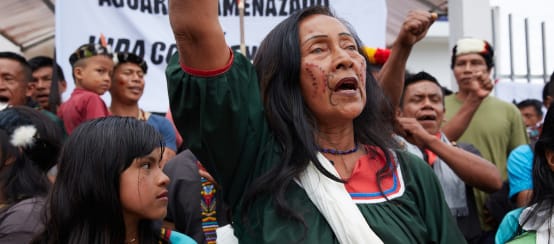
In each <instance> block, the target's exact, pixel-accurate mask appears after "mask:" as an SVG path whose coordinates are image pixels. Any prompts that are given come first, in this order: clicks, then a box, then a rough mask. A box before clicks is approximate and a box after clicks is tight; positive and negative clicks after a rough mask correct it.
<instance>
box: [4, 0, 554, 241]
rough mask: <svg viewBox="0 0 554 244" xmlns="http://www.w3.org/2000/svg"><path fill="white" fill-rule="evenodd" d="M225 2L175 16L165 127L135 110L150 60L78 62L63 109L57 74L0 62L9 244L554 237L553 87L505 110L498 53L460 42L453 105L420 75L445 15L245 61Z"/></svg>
mask: <svg viewBox="0 0 554 244" xmlns="http://www.w3.org/2000/svg"><path fill="white" fill-rule="evenodd" d="M217 4H218V2H217V1H215V0H209V1H177V0H171V1H170V4H169V6H170V7H169V19H170V28H171V29H172V31H173V33H174V36H175V41H176V44H177V49H178V52H177V53H176V54H175V55H174V56H173V57H172V58H171V60H170V61H169V63H168V65H167V69H166V78H167V82H168V85H167V87H168V95H169V101H170V104H171V107H170V108H169V111H168V113H167V114H166V116H165V117H164V116H162V115H159V114H156V113H151V112H149V111H144V110H143V109H141V108H140V107H139V100H140V98H141V96H142V95H143V92H144V89H145V86H146V82H145V74H146V73H147V71H148V64H147V63H146V62H145V60H144V59H143V58H142V57H140V56H137V55H136V54H133V53H127V52H125V53H112V52H111V51H110V48H109V47H108V46H105V45H102V44H95V43H90V44H83V45H82V46H80V47H78V48H76V50H75V52H74V53H73V54H72V55H71V56H70V57H69V62H70V64H71V66H72V70H71V75H72V77H73V80H74V83H75V89H74V90H73V91H71V95H70V97H69V99H67V100H66V101H62V96H61V95H62V93H64V92H66V88H67V82H66V79H65V76H64V73H63V71H62V69H61V68H60V66H59V65H58V64H57V63H56V61H55V60H53V59H52V58H49V57H45V56H39V57H33V58H31V59H29V60H26V59H25V58H24V57H22V56H21V55H19V54H16V53H12V52H0V243H185V244H186V243H216V242H217V243H475V244H486V243H549V242H550V240H551V239H552V240H553V241H554V229H552V227H554V226H552V218H553V217H554V212H553V211H554V210H553V204H554V201H553V199H552V196H553V195H554V185H553V184H554V142H553V141H552V137H554V112H552V110H554V108H553V107H552V106H550V103H551V101H552V99H553V98H554V86H552V85H551V83H552V82H553V81H552V80H553V79H554V74H553V76H552V77H551V81H550V82H548V83H546V85H545V87H544V90H543V101H542V102H541V101H539V100H535V99H528V100H524V101H521V102H519V103H517V104H512V103H508V102H504V101H502V100H500V99H498V98H495V97H494V96H492V95H491V94H490V93H491V91H492V89H493V85H494V82H493V80H492V79H491V72H492V69H493V68H494V48H493V47H492V46H491V45H490V43H489V42H487V41H486V40H482V39H477V38H463V39H460V40H458V41H457V42H456V45H455V46H454V47H453V49H452V59H451V60H450V64H451V65H450V67H451V69H452V73H453V76H454V77H455V79H456V81H457V84H458V87H459V90H458V91H457V92H455V93H452V92H450V91H448V90H447V89H446V88H444V87H443V86H441V82H439V81H438V80H437V79H436V78H435V77H434V76H433V75H432V74H429V73H427V72H425V71H417V72H413V71H412V72H409V71H407V70H406V62H407V60H408V58H409V56H410V53H411V50H412V48H413V46H414V45H415V44H416V43H417V42H419V41H420V40H421V39H423V38H425V35H426V34H427V31H428V30H429V28H430V26H431V25H432V24H433V22H434V21H435V19H436V18H437V16H436V14H434V13H429V12H426V11H411V12H410V13H409V14H408V15H407V16H406V19H405V21H404V23H403V24H402V26H401V29H400V32H399V33H398V35H397V37H396V39H395V40H394V42H393V44H392V46H391V47H390V48H389V49H375V48H369V47H366V46H364V44H363V42H362V41H361V40H360V38H359V37H358V35H357V34H356V31H355V30H354V29H353V28H352V26H351V25H349V24H348V23H347V22H346V21H344V20H343V19H341V18H340V17H339V16H336V15H335V14H334V13H333V12H332V11H331V10H330V9H328V8H326V7H321V6H314V7H309V8H306V9H302V10H298V11H297V12H294V13H292V14H291V15H290V16H289V17H287V18H286V19H285V20H283V21H282V22H281V23H280V24H278V25H277V26H276V27H275V28H274V29H273V30H271V31H270V32H269V34H268V35H267V36H266V38H265V39H264V40H263V41H262V43H261V44H260V46H259V48H258V50H257V52H256V56H255V57H254V60H253V61H250V60H248V59H247V58H246V57H245V56H244V55H243V54H241V53H240V52H238V51H233V50H232V49H230V47H229V46H228V45H227V44H226V42H225V38H224V33H223V31H222V29H221V25H220V23H219V20H218V14H217ZM168 28H169V27H168ZM358 31H362V30H358ZM375 55H378V57H376V56H375ZM551 87H552V88H551ZM149 89H153V88H149ZM106 92H109V93H110V95H111V104H109V106H107V104H106V103H105V102H104V101H103V99H102V97H101V96H102V95H103V94H104V93H106ZM543 106H544V107H545V108H546V109H547V110H548V111H547V113H546V114H544V113H543ZM543 115H544V116H543ZM543 117H545V120H544V123H543V122H542V121H543V119H542V118H543ZM551 229H552V230H551Z"/></svg>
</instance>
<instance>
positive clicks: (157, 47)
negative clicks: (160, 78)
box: [150, 42, 165, 65]
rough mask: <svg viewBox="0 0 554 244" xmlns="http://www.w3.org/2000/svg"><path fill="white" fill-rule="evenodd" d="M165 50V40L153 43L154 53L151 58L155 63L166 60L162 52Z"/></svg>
mask: <svg viewBox="0 0 554 244" xmlns="http://www.w3.org/2000/svg"><path fill="white" fill-rule="evenodd" d="M164 50H165V43H163V42H154V44H152V53H151V54H150V60H152V63H153V64H156V65H158V64H161V63H162V62H163V61H164V58H163V56H162V55H161V54H159V53H161V52H163V51H164Z"/></svg>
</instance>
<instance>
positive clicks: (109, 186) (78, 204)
mask: <svg viewBox="0 0 554 244" xmlns="http://www.w3.org/2000/svg"><path fill="white" fill-rule="evenodd" d="M163 148H164V145H163V138H162V137H161V135H160V134H159V133H158V132H156V130H155V129H154V128H153V127H151V126H149V125H148V124H146V123H142V122H140V121H138V120H136V119H134V118H128V117H127V118H125V117H107V118H101V119H97V120H92V121H89V122H86V123H84V124H82V125H81V126H79V127H78V128H77V129H76V130H75V131H74V132H73V133H72V134H71V136H70V137H69V138H68V139H67V142H66V144H65V147H64V149H63V152H62V155H61V158H60V163H59V173H58V177H57V179H56V183H55V184H54V187H53V189H52V193H51V196H50V198H49V199H48V201H49V202H48V209H47V216H48V220H47V223H46V225H45V226H46V228H45V230H44V231H43V232H42V233H41V234H40V235H39V236H37V238H36V239H35V240H34V242H35V243H195V242H194V241H193V240H192V239H190V238H188V237H187V236H185V235H183V234H180V233H177V232H171V231H169V230H165V229H163V228H160V227H159V225H158V224H156V223H160V221H158V220H161V219H163V218H164V217H165V215H166V211H167V210H166V209H167V202H168V198H167V189H166V187H167V185H168V183H169V178H168V177H167V176H166V175H165V174H164V173H163V172H162V170H161V168H160V160H161V158H162V154H163Z"/></svg>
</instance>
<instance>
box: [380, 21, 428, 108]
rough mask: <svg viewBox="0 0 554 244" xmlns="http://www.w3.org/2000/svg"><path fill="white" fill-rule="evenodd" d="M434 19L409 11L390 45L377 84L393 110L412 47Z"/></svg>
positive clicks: (398, 101)
mask: <svg viewBox="0 0 554 244" xmlns="http://www.w3.org/2000/svg"><path fill="white" fill-rule="evenodd" d="M435 19H437V14H435V13H429V12H425V11H420V10H413V11H410V12H409V13H408V15H407V16H406V19H405V20H404V23H403V24H402V28H400V32H399V33H398V36H397V37H396V40H395V41H394V43H393V44H392V48H391V54H390V57H389V58H388V60H387V61H386V62H385V64H384V65H383V68H381V70H380V71H379V74H378V75H377V80H379V84H380V85H381V87H382V88H383V90H384V92H385V95H386V96H387V97H389V98H390V102H391V104H392V106H393V107H394V108H396V107H397V106H398V104H399V103H400V96H401V95H402V89H403V87H404V74H405V70H406V62H407V61H408V57H409V56H410V53H411V52H412V47H413V46H414V45H415V44H416V43H417V42H418V41H419V40H421V39H423V37H425V35H426V34H427V31H428V30H429V27H431V25H432V24H433V22H434V21H435Z"/></svg>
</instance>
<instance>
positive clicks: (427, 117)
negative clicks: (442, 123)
mask: <svg viewBox="0 0 554 244" xmlns="http://www.w3.org/2000/svg"><path fill="white" fill-rule="evenodd" d="M436 119H437V116H435V115H423V116H420V117H418V118H417V120H418V121H433V122H434V121H435V120H436Z"/></svg>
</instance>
